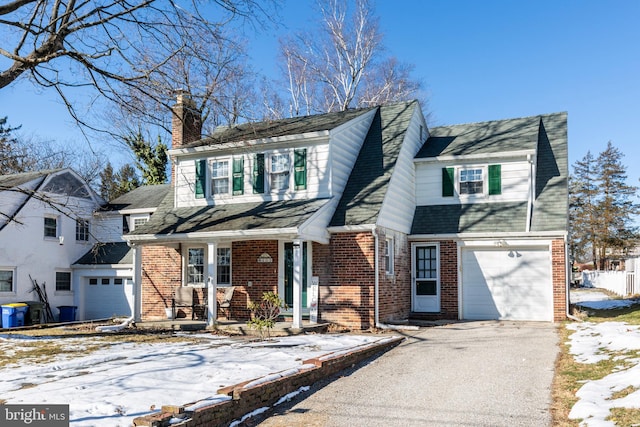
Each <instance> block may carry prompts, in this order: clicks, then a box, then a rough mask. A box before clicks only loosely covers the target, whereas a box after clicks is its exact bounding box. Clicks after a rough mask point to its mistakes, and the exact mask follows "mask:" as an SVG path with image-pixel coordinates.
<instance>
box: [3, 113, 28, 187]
mask: <svg viewBox="0 0 640 427" xmlns="http://www.w3.org/2000/svg"><path fill="white" fill-rule="evenodd" d="M18 129H20V126H18V127H13V128H12V127H11V126H9V125H8V124H7V117H0V175H3V174H10V173H18V172H23V169H22V167H21V163H22V162H21V161H20V160H21V155H20V153H17V152H16V142H17V141H16V138H15V137H14V136H13V135H12V132H13V131H14V130H18Z"/></svg>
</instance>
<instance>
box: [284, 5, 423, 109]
mask: <svg viewBox="0 0 640 427" xmlns="http://www.w3.org/2000/svg"><path fill="white" fill-rule="evenodd" d="M349 4H350V2H349V1H348V0H325V1H323V0H319V2H318V8H319V15H320V16H321V20H320V25H321V28H320V30H317V29H314V30H312V31H308V32H303V33H300V34H298V35H296V36H295V37H288V38H285V39H283V40H281V42H280V51H281V56H282V58H283V65H282V69H283V73H284V75H286V80H287V91H288V92H289V95H290V99H291V101H290V114H291V115H299V114H311V113H313V112H327V111H341V110H346V109H347V108H352V107H361V106H368V105H379V104H380V103H384V102H390V101H398V100H407V99H410V98H412V97H415V96H416V95H417V93H418V92H419V90H420V87H421V83H420V82H419V81H416V80H412V79H411V78H410V74H411V71H412V66H410V65H406V64H402V63H400V62H399V61H398V60H397V59H395V58H385V57H384V56H383V51H384V48H383V45H382V34H381V32H380V30H379V25H378V18H377V17H375V16H374V11H373V7H372V5H371V4H370V2H369V0H354V2H353V10H350V9H349Z"/></svg>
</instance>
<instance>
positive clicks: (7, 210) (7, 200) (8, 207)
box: [0, 180, 38, 227]
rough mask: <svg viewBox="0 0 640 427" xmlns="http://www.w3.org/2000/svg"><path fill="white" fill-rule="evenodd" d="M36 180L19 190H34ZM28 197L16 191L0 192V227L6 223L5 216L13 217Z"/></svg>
mask: <svg viewBox="0 0 640 427" xmlns="http://www.w3.org/2000/svg"><path fill="white" fill-rule="evenodd" d="M37 183H38V180H34V181H31V182H28V183H26V184H24V185H22V186H20V188H22V189H24V190H27V191H29V190H33V189H35V188H36V185H37ZM27 197H28V195H27V194H25V193H22V192H20V191H19V190H17V191H2V192H0V206H2V215H0V227H2V226H3V225H4V224H6V223H7V218H6V216H7V215H13V213H14V212H16V211H17V210H18V209H19V208H20V206H21V205H22V204H23V203H24V201H25V199H26V198H27Z"/></svg>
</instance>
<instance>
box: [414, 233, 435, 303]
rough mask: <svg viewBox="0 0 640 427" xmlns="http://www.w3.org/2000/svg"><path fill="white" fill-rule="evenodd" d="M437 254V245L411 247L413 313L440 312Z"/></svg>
mask: <svg viewBox="0 0 640 427" xmlns="http://www.w3.org/2000/svg"><path fill="white" fill-rule="evenodd" d="M438 258H439V253H438V246H437V245H433V244H431V245H425V244H419V245H414V246H413V311H415V312H425V313H433V312H439V311H440V277H439V268H438V265H439V259H438Z"/></svg>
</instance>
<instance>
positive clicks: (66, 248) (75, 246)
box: [0, 194, 98, 316]
mask: <svg viewBox="0 0 640 427" xmlns="http://www.w3.org/2000/svg"><path fill="white" fill-rule="evenodd" d="M47 196H48V197H53V198H55V200H57V201H58V202H60V203H62V204H63V205H61V206H60V207H61V209H62V210H64V211H65V212H67V213H69V214H70V215H72V216H73V217H72V218H69V217H68V216H66V215H64V214H62V213H60V212H58V211H57V210H56V209H54V208H52V207H51V206H48V205H46V204H44V203H43V202H40V201H38V200H34V199H31V200H30V201H29V202H28V203H27V205H26V206H25V207H24V208H23V209H22V210H21V211H20V214H19V215H18V217H17V220H18V221H20V224H17V223H11V224H8V225H7V226H6V227H5V228H4V229H3V230H2V231H0V266H2V267H10V268H15V271H16V274H15V277H14V291H15V292H12V293H0V304H5V303H10V302H21V301H33V300H37V296H36V295H35V294H34V293H32V292H31V290H32V289H33V285H32V282H31V279H30V278H29V276H31V277H32V278H33V279H34V280H36V281H37V282H38V283H39V284H40V285H43V284H46V291H47V295H48V297H49V303H50V305H51V308H52V311H53V313H54V315H56V316H57V314H58V310H57V307H58V306H60V305H74V304H75V299H74V293H75V291H76V289H75V288H74V287H73V285H72V288H71V289H72V291H71V292H56V290H55V283H56V274H55V273H56V270H57V271H71V264H72V263H74V262H75V261H76V260H78V259H79V258H80V257H81V256H82V255H84V254H85V253H86V252H87V251H88V250H90V249H91V247H92V244H93V239H91V240H90V241H89V242H76V240H75V230H76V228H75V227H76V222H75V215H80V216H82V217H84V218H91V216H92V213H93V211H94V210H95V209H97V208H98V206H97V204H95V203H94V202H93V201H91V200H87V199H76V198H68V197H60V196H57V197H56V196H55V195H51V194H47ZM69 207H73V212H69V210H68V208H69ZM45 215H51V216H55V217H56V218H57V221H58V224H59V226H58V228H59V230H60V231H59V235H60V236H63V237H64V241H63V244H60V241H59V239H56V238H44V216H45ZM72 282H73V274H72Z"/></svg>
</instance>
